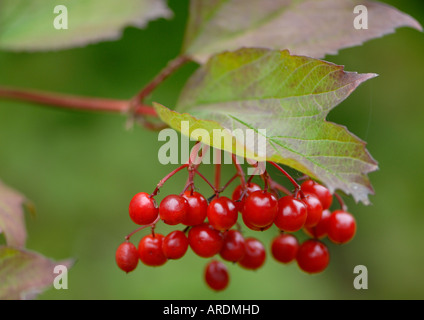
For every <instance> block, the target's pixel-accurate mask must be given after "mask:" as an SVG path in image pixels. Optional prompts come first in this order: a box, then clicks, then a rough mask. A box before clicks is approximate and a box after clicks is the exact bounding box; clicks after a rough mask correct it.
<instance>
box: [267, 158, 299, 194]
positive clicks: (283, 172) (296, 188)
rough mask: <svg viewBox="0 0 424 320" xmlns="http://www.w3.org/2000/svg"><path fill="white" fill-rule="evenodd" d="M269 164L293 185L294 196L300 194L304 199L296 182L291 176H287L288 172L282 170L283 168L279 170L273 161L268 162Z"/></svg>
mask: <svg viewBox="0 0 424 320" xmlns="http://www.w3.org/2000/svg"><path fill="white" fill-rule="evenodd" d="M269 163H270V164H271V165H273V166H274V167H275V168H277V169H278V171H280V172H281V173H282V174H284V175H285V176H286V177H287V178H288V179H289V180H290V182H291V183H292V184H293V186H294V188H295V192H294V194H295V196H296V195H297V194H298V193H300V197H301V198H304V197H305V195H304V194H303V191H302V189H301V188H300V185H299V184H298V183H297V182H296V180H294V179H293V177H292V176H291V175H289V174H288V172H287V171H286V170H284V169H283V168H281V167H280V166H279V165H278V164H277V163H275V162H273V161H269Z"/></svg>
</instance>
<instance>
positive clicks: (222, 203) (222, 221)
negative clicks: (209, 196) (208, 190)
mask: <svg viewBox="0 0 424 320" xmlns="http://www.w3.org/2000/svg"><path fill="white" fill-rule="evenodd" d="M207 216H208V221H209V224H210V225H211V226H212V227H213V228H214V229H216V230H219V231H226V230H228V229H230V228H231V227H232V226H234V225H235V224H236V222H237V218H238V212H237V208H236V206H235V205H234V203H233V201H232V200H231V199H229V198H227V197H219V198H215V199H214V200H212V201H211V203H210V204H209V206H208V210H207Z"/></svg>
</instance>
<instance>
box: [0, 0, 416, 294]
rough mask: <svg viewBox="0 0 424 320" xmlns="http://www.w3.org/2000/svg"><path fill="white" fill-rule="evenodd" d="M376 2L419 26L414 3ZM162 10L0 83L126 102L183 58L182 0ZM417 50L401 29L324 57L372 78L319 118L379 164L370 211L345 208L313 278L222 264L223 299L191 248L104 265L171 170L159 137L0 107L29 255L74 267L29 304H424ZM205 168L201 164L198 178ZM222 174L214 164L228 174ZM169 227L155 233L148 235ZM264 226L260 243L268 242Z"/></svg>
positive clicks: (98, 120)
mask: <svg viewBox="0 0 424 320" xmlns="http://www.w3.org/2000/svg"><path fill="white" fill-rule="evenodd" d="M384 2H387V3H390V4H392V5H395V6H397V7H398V8H399V9H400V10H402V11H404V12H406V13H409V14H411V15H412V16H414V17H415V18H416V19H417V20H418V21H419V22H420V23H421V24H424V3H422V2H421V1H412V0H410V1H402V2H401V3H399V1H384ZM169 5H170V7H171V9H172V10H173V11H174V13H175V15H174V18H173V19H172V20H170V21H166V20H158V21H154V22H151V23H150V24H149V27H148V28H147V29H146V30H139V29H135V28H127V29H126V30H125V32H124V35H123V38H122V39H121V40H119V41H116V42H105V43H100V44H96V45H90V46H88V47H86V48H78V49H71V50H66V51H59V52H48V53H31V54H27V53H6V52H0V70H2V71H1V73H0V83H1V84H2V85H9V86H19V87H28V88H34V89H41V90H49V91H56V92H63V93H71V94H81V95H91V96H104V97H111V98H123V99H125V98H128V97H129V96H131V95H132V94H134V93H135V92H137V91H138V90H139V88H140V87H141V86H142V85H143V84H144V83H146V82H148V81H149V80H150V79H151V78H152V77H153V76H154V75H155V74H156V73H157V71H158V70H160V69H161V68H162V67H163V66H164V65H165V64H166V63H167V61H168V60H169V59H171V58H173V57H175V56H176V55H177V54H178V53H179V51H180V47H181V42H182V37H183V32H184V28H185V22H186V19H187V3H186V2H185V1H169ZM423 56H424V42H423V34H421V33H418V32H416V31H415V30H413V29H407V28H404V29H399V30H398V31H397V33H395V34H392V35H389V36H386V37H384V38H382V39H377V40H373V41H371V42H368V43H366V44H365V45H363V46H361V47H357V48H351V49H345V50H341V52H340V54H339V55H338V56H327V57H326V58H325V59H326V60H328V61H331V62H335V63H338V64H342V65H345V66H346V70H348V71H358V72H361V73H366V72H375V73H378V74H379V75H380V77H378V78H376V79H373V80H370V81H369V82H367V84H366V85H364V86H361V87H360V88H359V89H358V90H357V91H356V92H354V93H353V94H352V96H351V97H350V98H349V99H347V100H346V101H344V102H343V103H342V104H341V105H340V106H338V107H337V108H336V109H335V110H334V111H332V112H331V113H330V115H329V119H330V120H331V121H334V122H337V123H340V124H345V125H347V126H349V129H350V131H351V132H353V133H355V134H356V135H358V136H359V137H360V138H362V139H364V140H366V141H367V142H368V146H367V147H368V149H369V150H370V152H371V154H372V155H373V156H374V157H375V158H376V159H377V160H378V161H379V165H380V171H378V172H375V173H372V174H371V175H370V178H371V181H372V183H373V185H374V188H375V190H376V193H377V195H376V196H373V197H371V201H372V202H373V205H372V206H369V207H365V206H363V205H355V204H354V203H349V204H350V209H351V211H352V212H353V213H354V214H355V216H356V218H357V220H358V228H359V229H358V234H357V236H356V238H355V240H354V241H353V242H352V243H350V244H349V245H347V246H344V247H342V248H339V247H337V246H334V245H330V250H331V254H332V261H331V264H330V266H329V268H328V269H327V271H326V272H324V273H323V274H321V275H318V276H309V275H306V274H304V273H302V272H301V271H299V270H298V268H297V267H296V266H294V265H292V266H289V267H285V266H282V265H280V264H278V263H277V262H274V261H273V260H272V259H271V258H270V257H268V261H267V263H266V265H265V267H264V268H262V269H261V270H259V271H257V272H251V271H246V270H241V269H240V268H238V267H237V266H231V265H229V268H230V272H231V285H230V287H229V288H228V289H227V290H226V291H224V292H222V293H215V292H212V291H210V290H209V289H208V288H207V287H206V285H205V284H204V283H203V280H202V274H203V268H204V266H205V263H206V261H207V260H205V259H201V258H198V257H196V256H195V255H194V254H193V253H192V252H191V251H189V253H188V254H187V256H186V257H185V258H184V259H183V260H181V261H171V262H169V263H167V264H166V265H165V266H163V267H161V268H148V267H145V266H141V267H139V268H137V270H136V271H135V272H133V273H132V274H129V275H125V274H124V273H122V272H121V271H120V270H119V269H118V268H117V267H116V265H115V261H114V252H115V249H116V248H117V246H118V245H119V243H120V242H121V241H122V240H123V237H124V236H125V235H126V234H127V233H129V232H130V231H131V230H133V228H134V225H133V224H132V222H131V221H130V219H129V217H128V213H127V207H128V203H129V201H130V199H131V197H132V195H133V194H135V193H136V192H139V191H147V192H151V191H152V190H153V189H154V187H155V185H156V183H157V182H158V181H159V180H160V179H161V178H162V177H163V176H164V175H165V174H166V173H167V172H169V171H170V170H171V169H172V168H171V166H163V165H161V164H160V163H159V162H158V160H157V150H158V149H159V147H160V145H161V144H160V143H159V142H157V133H155V132H148V131H146V130H144V129H142V128H140V127H136V128H134V130H131V131H126V130H124V125H125V118H124V117H120V116H117V115H108V114H91V113H80V112H69V111H64V110H53V109H48V108H44V107H34V106H30V105H29V104H26V103H18V102H9V101H7V102H6V101H0V177H1V178H2V180H3V181H4V182H5V183H6V184H8V185H9V186H11V187H13V188H15V189H17V190H19V191H21V192H22V193H23V194H25V195H26V196H27V197H28V198H29V199H31V200H32V201H33V202H34V203H35V205H36V208H37V213H38V214H37V217H36V218H35V219H32V218H31V217H27V227H28V240H27V247H28V248H29V249H33V250H36V251H38V252H41V253H43V254H44V255H46V256H48V257H51V258H53V259H55V260H63V259H65V258H68V257H74V258H75V259H76V260H77V261H76V263H75V265H74V267H73V268H72V269H71V271H70V274H69V290H61V291H57V290H54V289H50V290H48V291H46V292H45V293H43V294H42V295H40V298H41V299H186V298H187V299H199V298H200V299H202V298H207V299H298V298H303V299H312V298H320V299H321V298H324V299H339V298H346V299H349V298H359V299H371V298H378V299H380V298H389V299H391V298H421V299H422V298H424V277H423V275H422V265H423V264H424V252H423V251H422V245H423V244H424V243H423V240H422V236H421V233H422V231H421V229H422V225H423V223H424V216H423V215H422V195H421V194H422V191H421V189H420V187H421V181H423V179H424V170H422V163H423V162H424V148H422V147H421V146H422V138H423V133H424V129H423V126H422V123H423V118H424V108H423V104H424V103H423V101H424V92H423V90H422V70H424V60H423V59H422V57H423ZM195 67H196V65H195V64H194V63H193V64H189V65H187V66H185V67H184V68H183V69H182V70H180V71H179V72H178V73H177V74H176V75H174V76H173V77H172V78H170V79H169V80H168V81H167V82H165V83H164V84H163V85H162V86H161V87H160V88H159V89H158V90H157V91H156V92H155V93H154V94H153V96H152V100H156V101H160V102H161V103H162V104H164V105H168V106H173V105H174V104H175V102H176V100H177V97H178V93H179V92H180V90H181V88H182V86H183V84H184V82H185V80H186V79H187V78H188V76H189V75H190V74H191V73H192V71H193V70H194V69H195ZM211 169H212V167H211V168H209V169H207V168H205V167H204V168H203V170H207V171H209V174H211V173H212V170H211ZM232 170H233V168H232V167H230V166H226V167H224V172H227V176H228V177H229V176H230V172H232ZM179 177H180V178H178V176H177V177H175V178H174V179H172V180H171V181H170V182H169V184H167V185H166V186H165V187H164V188H163V192H162V196H160V198H162V197H163V196H164V194H168V193H171V192H178V191H179V190H180V189H181V187H182V186H183V184H184V182H185V178H184V177H183V176H182V175H181V176H179ZM200 186H201V190H202V191H203V190H207V189H206V187H205V186H204V185H201V184H200ZM167 230H168V228H167V227H164V226H163V225H162V224H161V225H160V226H158V231H159V232H160V231H163V232H164V233H165V232H167ZM274 232H275V233H273V232H271V231H268V232H266V233H263V234H261V235H259V237H260V239H261V240H263V242H264V243H265V244H267V245H268V244H269V241H270V239H271V237H272V236H273V235H274V234H276V232H277V231H276V230H275V229H274ZM140 236H141V235H140ZM0 237H3V236H0ZM138 239H139V238H138V237H135V238H134V240H135V241H138ZM0 241H2V242H3V241H4V239H2V238H0ZM358 264H363V265H366V266H367V267H368V270H369V290H367V291H356V290H355V289H354V288H353V286H352V281H353V278H354V275H353V273H352V271H353V268H354V266H355V265H358Z"/></svg>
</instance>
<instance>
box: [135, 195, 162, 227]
mask: <svg viewBox="0 0 424 320" xmlns="http://www.w3.org/2000/svg"><path fill="white" fill-rule="evenodd" d="M129 214H130V218H131V220H132V221H133V222H134V223H136V224H139V225H146V224H151V223H153V222H154V221H155V220H156V219H157V217H158V215H159V209H158V206H157V204H156V201H155V200H154V199H153V198H150V195H149V194H147V193H145V192H140V193H137V194H136V195H135V196H134V197H133V198H132V199H131V202H130V207H129Z"/></svg>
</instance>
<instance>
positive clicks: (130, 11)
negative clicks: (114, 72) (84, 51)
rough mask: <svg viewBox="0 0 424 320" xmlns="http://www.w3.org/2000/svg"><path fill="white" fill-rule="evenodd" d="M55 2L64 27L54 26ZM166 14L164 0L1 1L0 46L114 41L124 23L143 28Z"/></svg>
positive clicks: (14, 47)
mask: <svg viewBox="0 0 424 320" xmlns="http://www.w3.org/2000/svg"><path fill="white" fill-rule="evenodd" d="M57 5H65V6H66V7H67V11H68V29H66V30H65V29H62V30H56V29H55V28H54V25H53V21H54V19H55V18H56V17H58V16H59V13H56V14H55V13H54V8H55V7H56V6H57ZM170 16H172V12H171V11H170V10H169V9H168V8H167V6H166V3H165V1H164V0H125V1H104V0H71V1H59V0H2V1H0V49H5V50H31V51H32V50H52V49H64V48H70V47H75V46H83V45H86V44H89V43H95V42H98V41H103V40H115V39H117V38H119V37H120V35H121V32H122V30H123V28H125V27H126V26H135V27H139V28H143V27H145V26H146V25H147V23H148V22H149V21H151V20H154V19H157V18H161V17H163V18H169V17H170Z"/></svg>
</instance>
